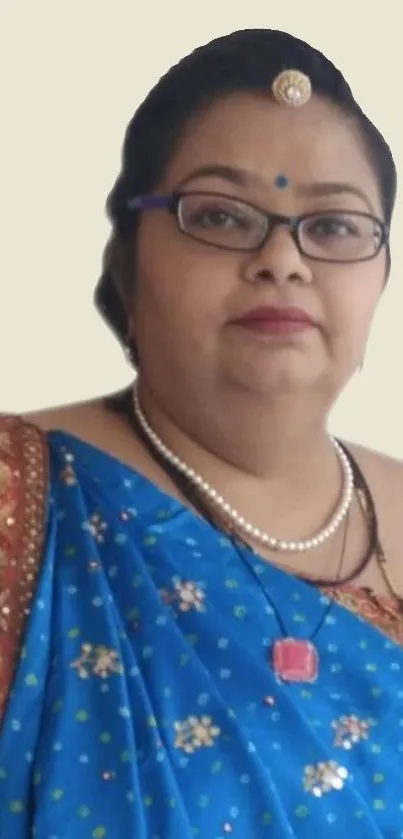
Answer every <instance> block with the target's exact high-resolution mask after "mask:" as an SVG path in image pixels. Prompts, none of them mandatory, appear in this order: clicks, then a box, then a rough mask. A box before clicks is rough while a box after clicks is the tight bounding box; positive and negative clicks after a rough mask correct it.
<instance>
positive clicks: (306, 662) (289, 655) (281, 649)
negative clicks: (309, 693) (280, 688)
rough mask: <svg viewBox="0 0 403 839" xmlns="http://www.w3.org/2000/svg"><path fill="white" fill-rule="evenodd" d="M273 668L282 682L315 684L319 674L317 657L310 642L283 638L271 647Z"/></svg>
mask: <svg viewBox="0 0 403 839" xmlns="http://www.w3.org/2000/svg"><path fill="white" fill-rule="evenodd" d="M273 668H274V672H275V674H276V676H278V677H279V679H281V680H282V681H283V682H315V681H316V679H317V678H318V673H319V655H318V651H317V649H316V647H314V645H313V644H311V642H310V641H303V640H299V639H298V638H283V639H282V640H281V641H276V642H275V644H274V647H273Z"/></svg>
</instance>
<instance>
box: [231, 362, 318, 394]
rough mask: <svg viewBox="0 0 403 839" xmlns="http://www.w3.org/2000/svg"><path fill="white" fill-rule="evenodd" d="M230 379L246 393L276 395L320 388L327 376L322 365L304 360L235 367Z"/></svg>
mask: <svg viewBox="0 0 403 839" xmlns="http://www.w3.org/2000/svg"><path fill="white" fill-rule="evenodd" d="M231 378H232V379H233V380H235V381H236V382H237V384H238V386H239V385H241V386H242V388H243V389H245V390H249V391H250V392H255V393H259V394H261V395H264V394H278V395H280V394H281V393H284V394H286V393H287V394H292V393H295V394H299V393H300V392H301V391H304V390H315V387H319V386H320V385H322V386H323V382H324V380H325V379H327V376H326V370H325V369H324V366H323V364H312V363H310V364H309V363H308V359H307V358H298V359H288V360H286V359H281V360H280V359H276V360H274V359H273V362H272V363H269V364H268V363H267V361H266V363H265V364H264V365H263V364H256V365H250V364H248V365H242V367H240V366H238V368H237V369H236V370H233V371H232V376H231Z"/></svg>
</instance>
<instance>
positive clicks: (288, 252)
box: [243, 225, 312, 286]
mask: <svg viewBox="0 0 403 839" xmlns="http://www.w3.org/2000/svg"><path fill="white" fill-rule="evenodd" d="M243 278H244V280H245V282H248V283H258V282H272V283H274V284H275V285H278V286H283V285H286V284H287V283H288V282H298V283H302V284H306V285H307V284H310V283H311V282H312V270H311V268H310V266H309V264H308V263H307V261H306V260H305V259H304V257H303V256H302V254H301V253H300V251H299V248H298V246H297V243H296V242H295V240H294V238H293V234H292V232H291V230H289V229H288V228H287V227H286V225H277V226H276V227H275V228H274V230H272V231H271V232H270V234H269V236H268V237H267V239H266V242H265V243H264V245H262V247H261V248H260V249H259V250H258V251H256V252H254V253H253V254H248V258H247V260H246V261H245V264H244V269H243Z"/></svg>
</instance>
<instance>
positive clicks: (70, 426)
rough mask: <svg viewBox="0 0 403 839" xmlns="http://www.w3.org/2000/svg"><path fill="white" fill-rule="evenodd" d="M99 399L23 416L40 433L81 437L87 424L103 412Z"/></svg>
mask: <svg viewBox="0 0 403 839" xmlns="http://www.w3.org/2000/svg"><path fill="white" fill-rule="evenodd" d="M104 410H105V409H104V407H103V402H102V400H101V399H96V400H91V401H86V402H78V403H73V404H68V405H59V406H55V407H51V408H46V409H45V410H42V411H35V412H33V413H28V414H25V415H24V417H23V418H24V419H25V420H26V421H27V422H30V423H32V424H33V425H36V426H37V427H38V428H40V429H41V430H42V431H45V432H49V431H67V432H69V433H71V434H77V435H78V436H81V434H82V432H83V431H85V428H86V427H87V426H88V423H89V422H91V421H94V420H95V419H98V418H99V417H100V415H102V414H103V412H104Z"/></svg>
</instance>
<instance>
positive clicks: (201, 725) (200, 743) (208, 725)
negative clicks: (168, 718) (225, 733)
mask: <svg viewBox="0 0 403 839" xmlns="http://www.w3.org/2000/svg"><path fill="white" fill-rule="evenodd" d="M175 731H176V739H175V746H176V748H177V749H182V750H183V751H184V752H186V754H192V753H193V752H195V751H197V749H201V748H203V747H206V746H207V747H210V746H214V741H215V740H216V738H217V737H218V736H219V735H220V733H221V730H220V729H219V728H218V726H216V725H213V721H212V719H211V717H192V716H191V717H188V718H187V719H186V720H184V722H176V723H175Z"/></svg>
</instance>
